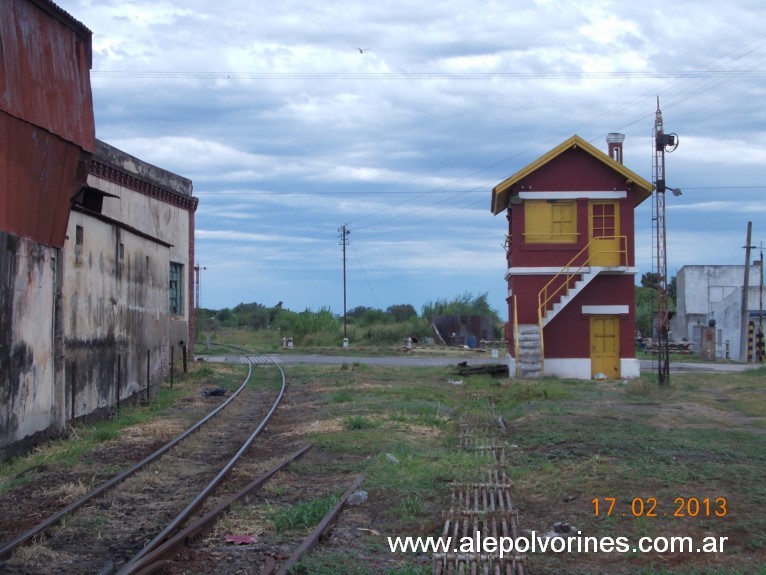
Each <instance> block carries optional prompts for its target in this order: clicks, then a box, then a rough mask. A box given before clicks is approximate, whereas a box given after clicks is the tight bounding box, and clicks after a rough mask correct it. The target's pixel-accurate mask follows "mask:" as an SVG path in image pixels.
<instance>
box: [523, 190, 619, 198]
mask: <svg viewBox="0 0 766 575" xmlns="http://www.w3.org/2000/svg"><path fill="white" fill-rule="evenodd" d="M627 197H628V192H626V191H624V190H623V191H619V190H612V191H605V192H596V191H593V192H519V198H521V199H522V200H577V199H579V198H585V199H589V200H619V199H622V198H627Z"/></svg>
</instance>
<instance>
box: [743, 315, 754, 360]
mask: <svg viewBox="0 0 766 575" xmlns="http://www.w3.org/2000/svg"><path fill="white" fill-rule="evenodd" d="M754 330H755V324H754V323H753V322H752V321H751V322H750V323H748V324H747V356H746V357H745V361H746V362H747V363H750V360H751V359H755V356H754V355H753V343H754V337H753V331H754Z"/></svg>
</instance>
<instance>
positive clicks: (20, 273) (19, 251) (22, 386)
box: [0, 231, 63, 459]
mask: <svg viewBox="0 0 766 575" xmlns="http://www.w3.org/2000/svg"><path fill="white" fill-rule="evenodd" d="M58 252H59V250H58V249H56V248H53V247H49V246H44V245H42V244H38V243H37V242H35V241H34V240H30V239H27V238H20V237H18V236H15V235H12V234H8V233H5V232H2V231H0V459H3V458H5V456H8V455H12V454H13V453H14V451H13V450H9V449H8V448H9V446H10V445H11V444H13V443H14V442H17V441H19V440H22V439H24V438H28V439H27V444H33V443H34V442H35V441H39V440H41V439H44V438H45V437H47V436H49V435H54V434H55V433H56V432H57V431H58V428H59V427H60V425H61V424H62V416H63V414H62V413H61V387H60V386H59V385H57V378H56V370H57V368H58V364H57V362H56V355H57V354H56V353H55V349H54V346H55V345H56V339H55V337H54V335H55V331H54V317H55V315H56V304H57V300H56V285H57V281H58V279H59V278H58V273H59V272H58V261H57V257H58ZM17 449H19V450H23V449H25V445H19V446H17Z"/></svg>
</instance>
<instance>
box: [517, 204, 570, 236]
mask: <svg viewBox="0 0 766 575" xmlns="http://www.w3.org/2000/svg"><path fill="white" fill-rule="evenodd" d="M524 230H525V231H524V241H525V242H526V243H528V244H540V243H546V244H572V243H575V242H577V204H576V203H575V202H574V201H569V200H564V201H549V200H527V201H526V202H524Z"/></svg>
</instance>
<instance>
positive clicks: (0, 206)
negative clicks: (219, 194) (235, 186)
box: [0, 0, 197, 459]
mask: <svg viewBox="0 0 766 575" xmlns="http://www.w3.org/2000/svg"><path fill="white" fill-rule="evenodd" d="M0 35H1V36H0V38H1V39H2V48H3V49H2V50H0V64H2V70H3V71H4V74H3V75H2V77H0V459H2V458H4V457H7V456H10V455H13V454H14V453H21V452H24V451H26V450H27V449H29V448H30V447H31V446H33V445H35V444H36V443H39V442H40V441H42V440H44V439H46V438H48V437H51V436H55V435H58V434H59V433H61V431H62V430H63V429H64V428H65V426H66V424H67V423H68V422H70V421H72V420H75V419H79V418H82V417H86V416H90V415H93V414H98V413H99V412H100V411H105V410H107V409H110V408H111V407H112V406H115V405H119V403H120V401H125V400H127V399H132V398H135V397H144V396H151V395H153V394H154V393H155V392H156V389H157V385H158V384H159V382H160V381H161V380H162V379H163V378H164V377H166V375H167V373H168V369H169V359H170V356H171V354H172V353H173V351H174V350H179V351H180V350H181V349H182V346H184V345H188V344H191V342H193V338H194V334H193V321H192V316H193V306H192V302H193V299H194V298H193V286H194V282H193V281H192V279H193V275H192V274H193V262H194V241H193V238H194V212H195V210H196V207H197V199H196V198H194V197H193V196H192V184H191V182H190V181H189V180H187V179H185V178H182V177H180V176H177V175H175V174H171V173H170V172H167V171H165V170H162V169H160V168H157V167H155V166H152V165H150V164H147V163H146V162H142V161H141V160H138V159H137V158H134V157H132V156H130V155H128V154H126V153H124V152H122V151H120V150H117V149H116V148H113V147H111V146H109V145H108V144H105V143H103V142H98V141H97V140H96V139H95V135H94V134H95V129H94V125H93V109H92V99H91V91H90V79H89V69H90V41H91V32H90V31H89V30H88V29H87V28H85V27H84V26H83V25H82V24H81V23H79V22H77V21H76V20H75V19H73V18H72V17H71V16H70V15H69V14H67V13H66V12H64V11H62V10H61V9H60V8H58V7H57V6H55V4H53V3H51V2H48V1H46V0H4V1H3V2H0ZM179 346H181V347H179Z"/></svg>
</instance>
